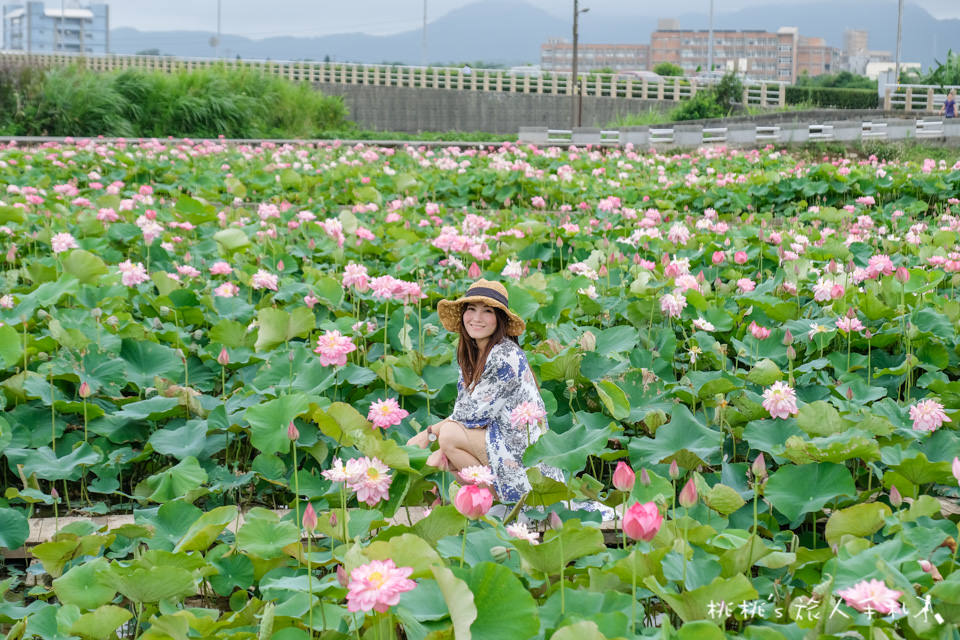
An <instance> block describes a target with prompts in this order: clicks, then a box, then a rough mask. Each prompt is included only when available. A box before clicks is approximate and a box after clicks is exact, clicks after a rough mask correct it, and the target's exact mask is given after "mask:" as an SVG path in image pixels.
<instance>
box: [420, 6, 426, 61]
mask: <svg viewBox="0 0 960 640" xmlns="http://www.w3.org/2000/svg"><path fill="white" fill-rule="evenodd" d="M420 66H421V67H426V66H427V0H423V34H422V36H421V39H420Z"/></svg>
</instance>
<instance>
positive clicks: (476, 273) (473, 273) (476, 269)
mask: <svg viewBox="0 0 960 640" xmlns="http://www.w3.org/2000/svg"><path fill="white" fill-rule="evenodd" d="M482 273H483V272H482V271H480V265H478V264H477V263H476V262H471V263H470V268H469V269H467V275H468V276H470V277H471V278H472V279H474V280H476V279H477V278H479V277H480V275H481V274H482Z"/></svg>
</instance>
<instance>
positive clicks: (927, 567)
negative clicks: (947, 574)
mask: <svg viewBox="0 0 960 640" xmlns="http://www.w3.org/2000/svg"><path fill="white" fill-rule="evenodd" d="M917 562H919V563H920V568H921V569H923V570H924V572H926V573H929V574H930V577H931V578H933V581H934V582H940V581H941V580H943V576H942V575H940V570H939V569H937V567H936V565H935V564H933V563H932V562H930V561H929V560H917Z"/></svg>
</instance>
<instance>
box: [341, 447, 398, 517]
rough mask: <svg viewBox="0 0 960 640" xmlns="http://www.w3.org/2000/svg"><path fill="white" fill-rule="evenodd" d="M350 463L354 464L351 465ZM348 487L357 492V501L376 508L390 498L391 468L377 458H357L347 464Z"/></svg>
mask: <svg viewBox="0 0 960 640" xmlns="http://www.w3.org/2000/svg"><path fill="white" fill-rule="evenodd" d="M350 463H353V465H351V464H350ZM347 471H348V473H349V474H350V477H348V478H347V487H349V488H350V489H351V490H352V491H356V492H357V500H358V501H359V502H366V503H367V504H368V505H370V506H371V507H372V506H375V505H376V504H377V503H378V502H380V501H381V500H384V499H386V498H389V497H390V483H391V482H393V478H392V477H391V476H390V468H389V467H388V466H387V465H385V464H383V462H381V461H380V460H379V459H377V458H366V457H364V458H357V459H356V460H351V461H350V462H348V463H347Z"/></svg>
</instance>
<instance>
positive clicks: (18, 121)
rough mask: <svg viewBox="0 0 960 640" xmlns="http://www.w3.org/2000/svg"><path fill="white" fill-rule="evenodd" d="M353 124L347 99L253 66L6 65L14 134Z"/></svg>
mask: <svg viewBox="0 0 960 640" xmlns="http://www.w3.org/2000/svg"><path fill="white" fill-rule="evenodd" d="M348 124H349V123H348V122H347V108H346V106H345V105H344V104H343V100H342V99H341V98H339V97H336V96H325V95H323V94H321V93H320V92H318V91H315V90H314V89H313V88H312V87H311V86H310V85H309V84H306V83H294V82H290V81H288V80H284V79H283V78H277V77H274V76H267V75H264V74H262V73H258V72H256V71H254V70H245V69H242V70H227V69H207V70H197V71H189V72H188V71H183V72H179V73H172V74H168V73H160V72H145V71H138V70H126V71H122V72H117V73H94V72H90V71H86V70H82V69H79V68H75V67H68V68H62V69H53V70H49V71H45V72H44V71H39V70H36V69H33V68H29V67H16V66H7V67H0V132H2V133H6V134H7V135H50V136H95V135H104V136H124V137H166V136H177V137H192V138H200V137H205V138H206V137H217V136H221V135H222V136H225V137H227V138H259V137H279V138H309V137H316V136H319V135H321V134H322V133H323V132H324V131H328V130H332V129H343V128H345V127H347V126H348Z"/></svg>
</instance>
